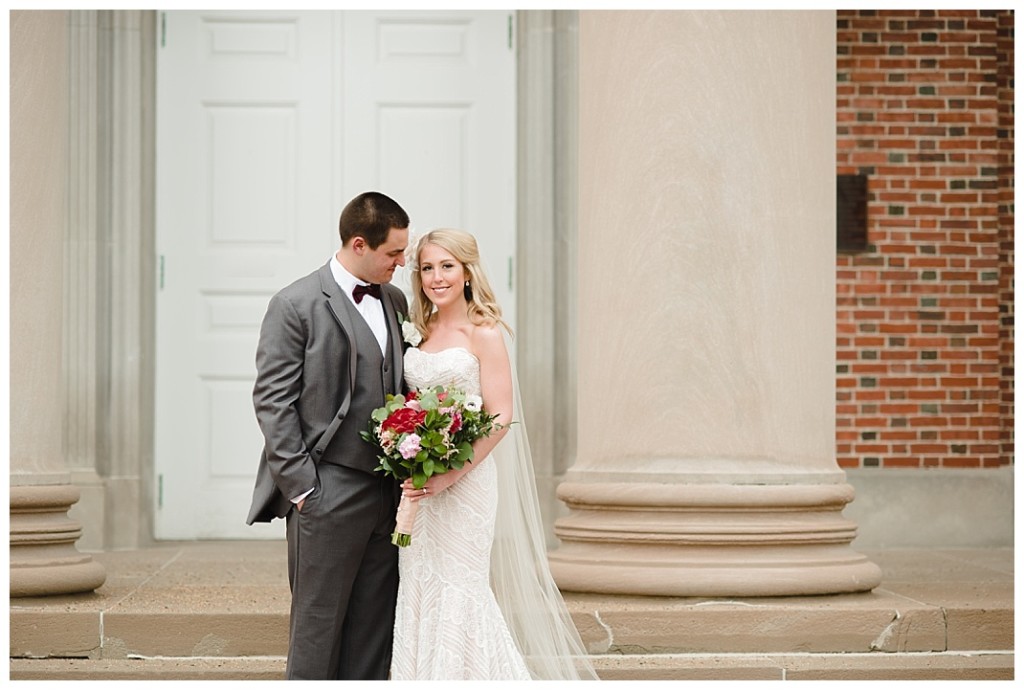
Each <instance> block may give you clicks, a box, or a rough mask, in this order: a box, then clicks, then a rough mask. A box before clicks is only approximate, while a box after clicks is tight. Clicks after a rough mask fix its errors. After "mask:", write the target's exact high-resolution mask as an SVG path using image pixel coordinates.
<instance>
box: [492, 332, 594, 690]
mask: <svg viewBox="0 0 1024 690" xmlns="http://www.w3.org/2000/svg"><path fill="white" fill-rule="evenodd" d="M506 344H507V343H506ZM512 384H513V388H514V402H515V411H514V417H513V419H514V420H515V423H514V424H513V425H512V426H511V427H510V428H509V430H508V433H506V434H505V437H504V438H503V439H502V440H501V442H500V443H498V445H497V446H495V448H494V450H493V451H491V456H490V459H491V460H492V461H494V462H495V463H496V464H497V467H498V514H497V518H496V521H495V535H494V547H493V549H492V551H491V584H492V587H493V589H494V595H495V598H496V599H497V600H498V606H499V607H500V608H501V612H502V615H503V616H504V617H505V621H506V623H507V624H508V627H509V630H510V631H511V633H512V638H513V639H514V640H515V643H516V645H517V646H518V648H519V650H520V652H522V654H523V656H524V657H525V659H526V665H527V667H528V668H529V670H530V674H531V675H532V676H533V678H534V680H597V674H596V673H595V671H594V667H593V665H592V664H591V662H590V659H589V657H588V655H587V652H586V650H585V649H584V647H583V642H582V640H581V639H580V636H579V633H578V632H577V630H576V626H575V625H574V624H573V622H572V618H571V617H570V615H569V611H568V609H567V608H566V606H565V602H564V601H563V599H562V595H561V593H560V592H559V591H558V586H557V585H556V584H555V581H554V578H552V576H551V570H550V568H549V567H548V559H547V545H546V541H545V538H544V525H543V522H542V520H541V513H540V504H539V501H538V499H537V488H536V482H535V478H534V472H533V458H532V456H531V454H530V445H529V441H528V439H527V435H526V424H525V417H524V416H523V409H522V404H521V400H520V395H519V378H518V376H517V375H516V369H515V365H514V364H512Z"/></svg>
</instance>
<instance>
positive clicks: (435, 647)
mask: <svg viewBox="0 0 1024 690" xmlns="http://www.w3.org/2000/svg"><path fill="white" fill-rule="evenodd" d="M405 378H406V383H407V384H408V385H409V387H410V388H428V387H433V386H439V385H441V386H457V387H459V388H461V389H462V390H464V391H465V392H466V393H472V394H475V395H480V363H479V362H478V361H477V359H476V357H475V356H474V355H473V354H472V353H471V352H470V351H469V350H466V349H464V348H449V349H446V350H442V351H441V352H436V353H430V352H424V351H421V350H418V349H416V348H410V349H409V350H407V351H406V354H405ZM516 397H517V402H518V391H517V393H516ZM521 414H522V413H521V410H518V409H517V411H516V417H515V420H516V422H517V423H516V424H513V425H512V427H510V429H509V432H508V433H507V434H506V435H505V438H503V439H502V441H501V442H500V443H499V444H498V445H497V446H496V447H495V449H494V451H493V452H492V453H491V455H489V456H488V457H487V458H484V459H483V460H476V461H474V462H477V463H478V466H477V467H476V468H474V469H473V470H472V471H471V472H469V473H467V474H466V475H465V476H463V477H462V478H461V479H460V480H459V481H457V482H456V483H455V484H452V485H451V486H450V487H448V488H447V489H446V490H445V491H443V492H441V493H440V494H438V495H436V496H431V497H430V498H427V499H423V500H421V501H419V507H418V512H417V514H416V520H415V524H414V527H413V534H412V543H411V544H410V545H409V546H407V547H404V548H402V549H400V551H399V561H398V563H399V588H398V604H397V609H396V613H395V630H394V631H395V637H394V652H393V654H392V662H391V678H392V680H528V679H530V678H534V679H578V678H581V677H583V678H596V675H595V674H594V672H593V668H592V667H591V666H590V663H589V661H588V660H587V657H586V654H585V652H583V649H582V643H581V642H580V640H579V635H578V633H577V632H576V629H575V627H573V625H572V621H571V619H570V618H569V615H568V612H567V611H566V609H565V604H564V602H563V601H562V599H561V595H560V594H559V593H558V590H557V587H556V586H555V585H554V582H553V580H552V579H551V576H550V572H549V570H548V567H547V560H546V555H545V550H544V540H543V536H542V533H541V528H540V516H539V509H538V507H537V499H536V489H535V487H534V486H533V473H532V468H531V467H529V466H528V464H529V461H530V458H529V454H528V448H529V445H528V442H527V441H526V439H525V432H524V431H523V430H522V429H521V428H517V427H521V426H522V424H521V421H522V416H521ZM524 448H525V449H526V451H525V453H524V452H523V450H524ZM524 464H525V465H526V466H525V467H524V466H521V465H524ZM517 465H520V466H517ZM517 476H518V477H519V479H517ZM496 532H497V533H498V543H497V544H495V545H494V549H493V551H494V557H493V559H492V544H494V543H495V534H496ZM492 584H493V586H494V589H492ZM510 624H511V625H510Z"/></svg>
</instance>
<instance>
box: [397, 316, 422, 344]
mask: <svg viewBox="0 0 1024 690" xmlns="http://www.w3.org/2000/svg"><path fill="white" fill-rule="evenodd" d="M402 337H403V338H405V342H407V343H409V344H410V345H412V346H413V347H416V346H418V345H419V344H420V343H421V342H423V336H422V335H420V332H419V329H417V328H416V324H414V323H413V322H412V321H406V320H404V319H403V320H402Z"/></svg>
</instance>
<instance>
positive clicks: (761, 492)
mask: <svg viewBox="0 0 1024 690" xmlns="http://www.w3.org/2000/svg"><path fill="white" fill-rule="evenodd" d="M558 496H559V498H561V499H562V500H563V501H565V502H566V504H567V505H568V506H569V509H570V514H569V515H568V516H567V517H564V518H561V519H559V520H558V521H557V522H556V523H555V535H556V536H557V537H558V538H559V539H561V541H562V545H561V546H560V547H559V548H558V549H557V550H556V551H554V552H552V553H551V555H550V562H551V572H552V574H553V575H554V577H555V581H556V582H557V583H558V585H559V587H561V588H562V589H564V590H567V591H575V592H595V593H602V594H641V595H660V596H683V597H690V596H698V597H706V596H738V597H756V596H788V595H811V594H838V593H848V592H862V591H869V590H871V589H873V588H874V587H877V586H878V585H879V584H880V583H881V580H882V573H881V570H880V569H879V568H878V566H876V565H875V564H874V563H871V562H870V561H869V560H867V558H865V557H864V556H862V555H860V554H858V553H856V552H855V551H853V550H852V549H851V548H850V546H849V544H850V542H851V541H853V538H854V537H855V536H856V525H855V524H854V523H853V522H851V521H849V520H846V519H844V518H843V517H842V515H841V512H842V509H843V507H844V506H845V505H846V504H847V503H849V502H850V501H851V500H853V488H852V487H851V486H850V485H848V484H845V483H842V484H826V485H726V484H717V485H716V484H700V485H693V484H648V483H606V482H599V483H573V482H569V483H564V484H562V485H561V486H560V487H559V489H558Z"/></svg>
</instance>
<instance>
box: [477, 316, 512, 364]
mask: <svg viewBox="0 0 1024 690" xmlns="http://www.w3.org/2000/svg"><path fill="white" fill-rule="evenodd" d="M470 342H471V343H472V344H473V352H474V353H475V354H476V356H477V358H478V359H481V360H483V359H484V358H488V359H490V358H494V357H498V358H506V357H507V356H508V354H507V351H506V350H505V338H504V336H503V335H502V332H501V327H500V326H498V325H497V324H493V323H483V324H478V325H476V326H474V327H473V332H472V333H471V334H470Z"/></svg>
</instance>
